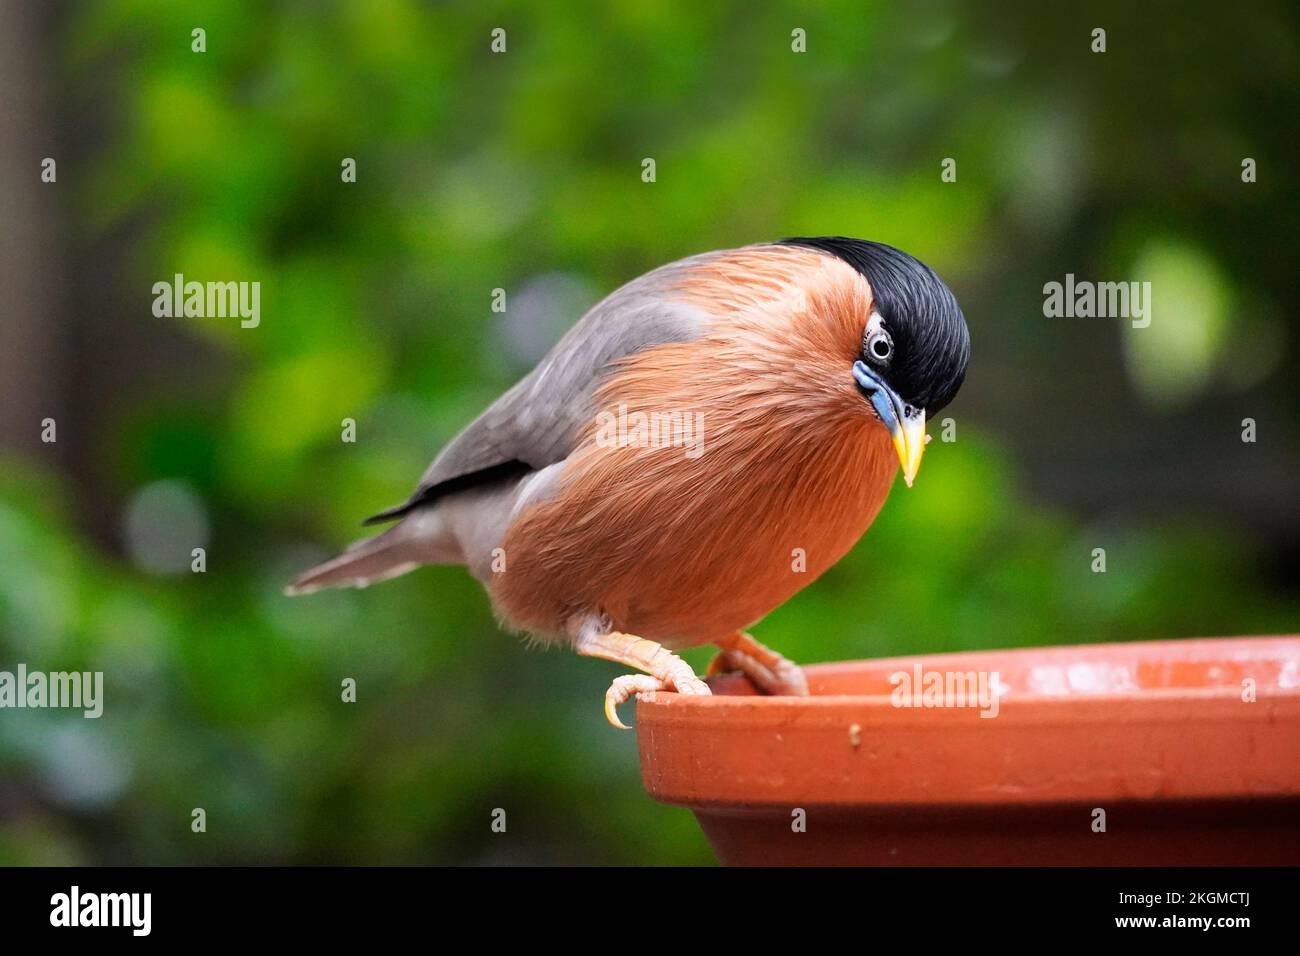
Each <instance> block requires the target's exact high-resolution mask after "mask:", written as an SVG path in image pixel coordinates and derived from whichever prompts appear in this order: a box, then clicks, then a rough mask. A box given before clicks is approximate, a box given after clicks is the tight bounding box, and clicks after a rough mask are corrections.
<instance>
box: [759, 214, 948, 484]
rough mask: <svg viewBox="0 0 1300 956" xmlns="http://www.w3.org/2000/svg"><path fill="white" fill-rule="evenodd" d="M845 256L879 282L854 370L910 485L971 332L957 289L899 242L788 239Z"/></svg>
mask: <svg viewBox="0 0 1300 956" xmlns="http://www.w3.org/2000/svg"><path fill="white" fill-rule="evenodd" d="M781 244H782V245H790V246H804V247H807V248H812V249H818V250H821V251H822V252H825V253H829V254H830V255H833V256H837V257H838V258H840V259H843V260H844V261H845V262H847V263H848V264H849V265H851V266H852V267H853V268H854V269H856V270H857V272H858V273H859V274H860V275H861V276H862V277H863V278H864V279H866V281H867V283H868V285H870V286H871V294H872V309H871V313H870V316H869V317H868V319H867V323H866V327H865V328H864V329H863V330H862V347H861V349H860V351H859V354H858V355H857V356H856V358H855V359H854V361H853V364H852V366H851V367H850V368H849V369H846V374H850V375H852V376H853V379H854V381H855V382H856V383H857V387H858V390H859V391H860V392H861V393H862V395H863V397H864V398H866V399H867V401H869V402H870V403H871V407H872V409H874V411H875V414H876V417H877V418H879V420H880V423H881V424H882V425H883V426H884V427H885V428H887V429H889V432H890V434H891V435H892V437H893V440H894V448H895V449H896V450H897V451H898V460H899V462H900V463H901V464H902V466H903V479H904V480H905V481H906V482H907V484H908V486H909V487H910V486H911V484H912V480H913V479H914V478H915V477H916V473H917V470H918V469H919V468H920V467H921V455H922V454H923V453H924V451H925V442H926V435H925V422H926V418H927V417H933V416H934V414H935V413H936V412H938V411H939V410H940V409H941V408H943V407H944V406H945V405H947V404H948V403H949V402H950V401H952V399H953V397H954V396H955V395H956V394H957V390H958V389H959V388H961V383H962V380H963V379H964V378H965V377H966V366H967V365H968V364H969V362H970V333H969V331H968V330H967V328H966V320H965V318H963V316H962V313H961V307H960V306H958V305H957V300H956V298H954V296H953V294H952V292H951V290H949V288H948V287H947V286H946V285H945V284H944V282H943V280H942V279H940V278H939V277H938V276H937V275H936V274H935V272H934V270H933V269H931V268H930V267H929V266H927V265H926V264H925V263H923V262H920V261H919V260H917V259H915V258H913V257H912V256H909V255H908V254H907V253H905V252H902V251H901V250H898V249H895V248H894V247H893V246H886V245H884V244H883V243H879V242H867V241H865V240H862V239H846V238H844V237H842V236H832V237H821V238H796V239H786V240H783V242H782V243H781Z"/></svg>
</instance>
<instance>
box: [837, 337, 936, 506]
mask: <svg viewBox="0 0 1300 956" xmlns="http://www.w3.org/2000/svg"><path fill="white" fill-rule="evenodd" d="M853 379H854V381H856V382H857V383H858V389H859V390H860V391H861V392H862V394H863V395H865V396H867V398H868V399H870V400H871V407H872V408H874V409H875V410H876V414H877V415H878V416H879V417H880V420H881V421H882V422H883V423H884V424H885V427H886V428H888V429H889V433H890V435H891V436H892V437H893V439H894V450H895V451H897V452H898V462H899V464H900V465H902V466H903V480H904V481H905V482H907V487H909V488H911V487H912V481H913V480H914V479H915V478H916V473H917V472H918V471H920V469H921V456H922V455H923V454H925V410H924V409H921V408H914V409H911V414H908V406H907V405H906V404H905V403H904V402H903V400H902V399H901V398H899V397H898V393H897V392H895V391H894V390H893V389H892V388H890V387H889V386H888V385H886V384H885V380H884V379H883V378H881V376H880V374H879V373H878V372H876V371H875V370H874V369H873V368H871V366H869V365H867V363H866V362H863V361H860V360H859V361H857V362H854V363H853Z"/></svg>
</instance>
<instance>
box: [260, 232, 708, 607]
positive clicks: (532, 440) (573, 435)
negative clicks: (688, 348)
mask: <svg viewBox="0 0 1300 956" xmlns="http://www.w3.org/2000/svg"><path fill="white" fill-rule="evenodd" d="M717 255H718V253H716V252H710V253H704V254H702V255H697V256H692V257H690V258H687V259H681V260H678V261H677V262H672V263H669V264H668V265H665V266H661V267H660V268H658V269H655V270H653V271H652V272H648V273H646V274H645V275H643V276H640V277H639V278H637V279H634V280H633V281H631V282H629V283H627V284H626V285H624V286H622V287H621V288H619V289H618V290H616V291H615V292H613V293H611V294H610V295H609V296H607V297H606V298H604V299H602V300H601V301H600V302H598V303H597V304H596V305H595V306H593V307H592V308H591V309H590V310H589V311H588V312H587V313H586V314H585V315H584V316H583V317H582V318H581V319H580V320H579V321H578V322H577V323H576V324H575V325H574V326H573V328H571V329H570V330H569V331H568V332H567V333H566V334H565V335H564V337H563V338H561V339H560V341H559V342H558V343H556V345H555V347H554V348H552V349H551V351H550V352H549V353H547V355H546V357H545V358H543V359H542V360H541V362H539V363H538V364H537V366H536V367H535V368H534V369H533V370H532V371H531V372H529V373H528V374H527V375H526V376H524V378H523V379H521V380H520V381H519V382H518V383H516V384H515V385H514V386H513V387H512V388H510V389H509V390H508V391H506V392H505V393H504V394H503V395H502V396H501V397H500V398H498V399H497V400H496V401H495V402H493V403H492V404H491V405H490V406H489V407H488V408H487V409H486V410H485V411H484V412H483V413H482V414H481V415H479V416H478V418H476V419H474V421H472V422H470V424H469V425H467V426H466V427H465V428H464V430H462V431H461V432H460V434H458V435H457V436H456V437H455V438H453V439H452V440H451V441H450V442H449V443H448V444H447V445H446V446H445V447H444V448H443V450H442V451H441V452H440V453H439V454H438V455H437V457H435V458H434V460H433V463H432V464H430V465H429V467H428V469H427V470H426V471H425V473H424V475H423V476H422V477H421V479H420V483H419V485H418V486H417V487H416V490H415V491H414V492H413V493H412V495H411V496H410V498H408V499H407V501H406V502H405V503H403V504H401V505H398V506H397V507H395V508H391V509H389V510H387V511H384V512H381V513H380V514H377V515H374V516H373V517H372V518H370V519H368V521H367V523H373V522H376V521H384V520H392V519H400V523H399V524H398V525H396V526H394V527H393V528H391V529H389V531H386V532H385V533H383V534H381V535H378V536H376V537H373V538H368V539H365V540H363V541H359V542H356V543H355V544H353V545H352V546H351V547H350V548H349V549H348V550H347V551H345V552H344V553H343V554H341V555H339V556H338V557H337V558H334V559H333V560H331V561H328V562H326V563H324V564H322V565H319V566H317V567H315V568H312V569H311V570H310V571H307V572H306V573H304V574H303V575H301V576H300V577H299V578H298V579H297V580H295V581H294V582H293V583H292V584H291V585H289V587H288V588H286V593H289V594H304V593H309V592H311V591H315V590H319V589H320V588H323V587H333V586H338V585H353V586H364V585H365V584H369V583H371V582H373V581H376V580H382V579H384V578H388V577H395V576H397V575H399V574H403V573H405V572H406V571H409V570H412V569H413V568H415V567H417V566H419V565H420V564H446V563H455V564H466V565H467V566H468V567H469V568H470V570H471V571H474V572H475V574H476V575H479V576H480V577H481V576H482V573H485V572H484V568H485V567H486V564H487V563H488V561H489V556H490V553H491V551H492V549H493V548H494V547H496V545H497V544H498V543H499V542H500V540H501V537H502V536H503V535H504V532H505V527H506V526H507V524H508V520H503V516H504V517H505V518H506V519H508V517H509V516H511V515H513V513H514V512H515V511H516V510H517V507H518V504H519V500H520V498H521V496H522V495H523V494H524V493H525V491H526V493H527V497H528V499H529V500H534V499H536V498H537V497H538V496H540V495H542V494H544V493H545V492H546V489H547V487H548V486H549V483H550V482H551V481H553V480H554V478H555V477H556V476H557V475H558V471H559V469H557V468H552V467H550V466H554V465H558V464H560V463H562V462H563V461H564V460H565V459H566V458H567V457H568V456H569V454H570V453H571V452H572V451H573V449H574V446H575V443H576V441H577V439H578V437H579V435H580V433H581V430H582V428H583V426H585V425H586V424H587V423H589V422H590V421H591V420H592V418H593V417H594V416H595V414H596V412H597V409H596V408H595V392H596V389H597V387H598V386H599V384H600V382H601V380H602V379H603V377H604V375H605V373H606V372H607V371H609V369H610V368H611V367H612V366H613V365H614V364H615V363H617V362H618V360H619V359H622V358H625V357H627V356H629V355H632V354H634V353H636V352H638V351H640V350H641V349H644V348H648V347H650V346H653V345H660V344H664V343H667V342H689V341H693V340H694V339H696V338H698V337H699V336H700V335H701V334H703V331H704V328H705V324H706V318H705V317H704V316H703V315H702V314H701V313H700V312H699V311H698V310H697V309H695V308H694V307H692V306H690V305H687V304H686V303H683V302H681V301H679V300H677V299H674V298H670V297H669V296H668V295H666V293H667V292H668V291H669V290H670V289H671V288H672V287H673V286H674V285H675V284H676V283H677V282H678V281H679V280H680V279H681V278H682V276H683V274H684V273H685V272H686V271H687V270H688V269H691V268H693V267H696V266H698V265H700V264H701V263H703V262H706V261H708V260H709V259H712V258H714V257H715V256H717Z"/></svg>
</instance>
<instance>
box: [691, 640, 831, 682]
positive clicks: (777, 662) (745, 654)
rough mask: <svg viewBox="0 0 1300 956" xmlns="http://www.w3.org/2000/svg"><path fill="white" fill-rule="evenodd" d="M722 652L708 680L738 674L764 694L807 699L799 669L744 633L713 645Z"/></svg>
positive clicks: (710, 667) (712, 664) (801, 673)
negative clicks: (736, 672)
mask: <svg viewBox="0 0 1300 956" xmlns="http://www.w3.org/2000/svg"><path fill="white" fill-rule="evenodd" d="M713 643H715V644H717V645H718V647H720V648H722V652H721V653H720V654H718V656H717V657H715V658H714V659H713V663H711V664H710V665H709V670H708V673H709V675H710V676H712V675H713V674H719V673H722V672H723V671H728V670H735V671H740V672H741V673H742V674H744V675H745V676H746V677H748V678H749V679H750V680H751V681H753V683H754V685H755V686H756V687H757V688H758V689H759V690H761V691H763V693H765V694H784V695H789V696H792V697H807V696H808V678H807V677H805V676H804V673H803V668H801V667H800V666H799V665H798V664H795V663H793V662H791V661H789V660H787V659H786V658H784V657H782V656H781V655H780V654H778V653H777V652H776V651H774V650H772V649H771V648H770V647H764V646H763V645H762V644H760V643H758V641H756V640H754V639H753V638H752V637H750V636H749V635H748V634H746V633H745V632H744V631H735V632H734V633H731V634H728V635H727V636H726V637H724V638H722V639H721V640H717V641H714V642H713Z"/></svg>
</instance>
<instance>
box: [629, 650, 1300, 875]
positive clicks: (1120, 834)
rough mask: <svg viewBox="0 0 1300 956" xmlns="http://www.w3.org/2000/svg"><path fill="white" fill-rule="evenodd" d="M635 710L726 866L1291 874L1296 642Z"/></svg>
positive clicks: (1028, 661)
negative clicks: (1185, 868) (1253, 868)
mask: <svg viewBox="0 0 1300 956" xmlns="http://www.w3.org/2000/svg"><path fill="white" fill-rule="evenodd" d="M806 671H807V675H808V679H809V685H810V689H811V693H812V696H810V697H807V698H798V697H761V696H758V695H756V694H755V692H754V690H753V688H752V687H751V686H750V685H749V684H748V682H747V681H746V680H745V679H744V678H742V677H740V676H738V675H725V676H722V677H720V678H716V679H714V680H713V681H711V684H712V687H713V690H714V696H712V697H682V696H679V695H677V694H671V693H662V692H661V693H657V694H653V695H650V696H649V697H648V698H647V699H646V700H643V701H640V702H638V704H637V733H638V744H639V748H640V752H641V768H642V776H643V779H644V782H645V786H646V789H647V791H648V792H649V793H650V795H651V796H652V797H654V798H655V799H656V800H660V801H662V802H665V803H670V804H675V805H678V806H684V807H689V808H690V809H692V810H693V811H695V813H696V816H697V817H698V818H699V820H700V823H701V826H702V827H703V829H704V831H705V833H706V835H707V836H708V837H709V840H710V842H711V843H712V845H713V847H714V850H715V851H716V852H717V853H718V855H719V857H720V859H722V861H723V862H724V863H734V864H763V863H768V864H771V863H778V864H779V863H801V864H867V863H872V864H948V865H962V864H970V865H990V864H995V865H997V864H1049V865H1050V864H1064V865H1071V864H1075V865H1082V864H1090V865H1124V864H1135V865H1136V864H1140V865H1179V864H1184V865H1191V864H1206V865H1212V864H1230V863H1236V864H1250V863H1260V864H1263V863H1273V864H1278V863H1292V864H1294V863H1300V637H1296V636H1288V637H1252V638H1212V639H1196V640H1179V641H1158V642H1149V643H1134V644H1103V645H1087V646H1075V647H1054V648H1033V649H1024V650H1012V651H986V652H978V653H963V654H943V655H930V656H923V657H907V658H892V659H882V660H874V661H852V662H846V663H837V664H822V665H816V666H813V667H809V668H807V669H806Z"/></svg>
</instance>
